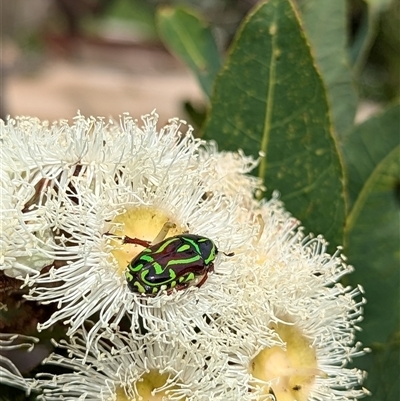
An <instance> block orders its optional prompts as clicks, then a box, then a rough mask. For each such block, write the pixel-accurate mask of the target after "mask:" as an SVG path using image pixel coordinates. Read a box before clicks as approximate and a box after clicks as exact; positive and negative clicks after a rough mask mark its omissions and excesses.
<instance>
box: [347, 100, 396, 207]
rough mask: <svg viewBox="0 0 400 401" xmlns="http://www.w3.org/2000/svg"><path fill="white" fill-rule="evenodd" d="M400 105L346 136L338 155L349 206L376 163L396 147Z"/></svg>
mask: <svg viewBox="0 0 400 401" xmlns="http://www.w3.org/2000/svg"><path fill="white" fill-rule="evenodd" d="M399 133H400V103H396V104H393V105H390V106H388V107H387V108H386V109H385V110H384V111H382V112H381V113H380V114H378V115H376V116H374V117H372V118H370V119H369V120H367V121H366V122H364V123H362V124H360V125H358V126H356V127H354V129H353V130H352V131H351V132H350V133H349V135H347V136H346V138H345V140H344V142H343V144H342V145H343V146H342V153H343V158H344V163H345V166H346V171H347V176H348V195H349V205H350V206H352V205H353V204H354V202H355V201H356V199H357V197H358V196H359V194H360V191H361V190H362V188H363V186H364V185H365V183H366V182H367V180H368V179H369V177H370V176H371V174H372V173H373V170H374V169H375V168H376V166H377V165H378V164H379V162H380V161H381V160H382V159H383V158H384V157H385V156H386V155H387V154H388V153H389V152H390V151H391V150H392V149H393V148H395V147H396V146H397V145H398V144H399Z"/></svg>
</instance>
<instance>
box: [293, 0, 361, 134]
mask: <svg viewBox="0 0 400 401" xmlns="http://www.w3.org/2000/svg"><path fill="white" fill-rule="evenodd" d="M299 8H300V11H301V16H302V21H303V24H304V29H305V32H306V34H307V36H308V38H309V40H310V44H311V50H312V52H313V53H314V55H315V61H316V63H317V67H318V68H319V69H320V71H321V73H322V75H323V77H324V80H325V85H326V89H327V96H328V100H329V103H330V107H331V113H332V122H333V125H334V128H335V132H336V134H337V135H338V136H339V138H340V137H342V136H343V135H344V134H345V133H346V132H347V131H348V130H349V129H350V128H351V127H352V125H353V121H354V116H355V113H356V108H357V101H358V99H357V93H356V90H355V85H354V83H353V77H352V72H351V70H350V62H349V60H348V58H347V55H348V52H347V34H346V26H347V12H346V11H347V10H346V0H335V1H331V0H305V1H301V2H299Z"/></svg>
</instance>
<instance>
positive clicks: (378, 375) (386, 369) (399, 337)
mask: <svg viewBox="0 0 400 401" xmlns="http://www.w3.org/2000/svg"><path fill="white" fill-rule="evenodd" d="M399 352H400V333H399V332H396V333H395V334H394V336H392V338H391V339H390V341H389V342H388V343H386V344H379V345H376V346H373V347H372V350H371V352H370V353H369V354H367V355H365V356H363V357H362V358H360V359H358V360H357V367H358V368H360V369H363V370H365V371H366V372H368V375H367V377H366V380H365V381H364V383H363V386H364V387H366V388H367V389H368V390H369V391H370V392H371V393H372V397H371V399H373V400H374V401H392V400H399V399H400V359H399Z"/></svg>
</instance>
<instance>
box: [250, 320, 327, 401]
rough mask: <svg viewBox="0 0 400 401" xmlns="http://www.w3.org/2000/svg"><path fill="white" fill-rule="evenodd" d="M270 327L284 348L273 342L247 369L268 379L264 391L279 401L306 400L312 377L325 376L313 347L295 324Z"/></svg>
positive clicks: (261, 378)
mask: <svg viewBox="0 0 400 401" xmlns="http://www.w3.org/2000/svg"><path fill="white" fill-rule="evenodd" d="M273 329H274V330H275V331H276V332H277V333H278V334H279V336H280V338H281V339H282V340H283V341H284V342H285V343H286V349H283V348H281V347H278V346H275V347H272V348H266V349H264V350H262V351H261V352H260V353H259V354H258V355H257V356H256V357H255V358H254V359H253V360H252V361H251V364H250V369H249V370H250V373H251V374H252V375H253V376H254V377H255V378H257V379H260V380H263V381H270V382H271V385H270V386H268V385H266V386H265V391H263V393H264V394H273V395H275V398H276V399H277V400H279V401H307V399H308V397H309V393H310V390H311V387H312V385H313V383H314V380H315V377H316V376H323V377H326V374H325V373H324V372H322V371H321V370H320V369H318V365H317V357H316V353H315V350H314V348H312V347H311V345H310V342H309V341H308V340H307V339H306V338H305V337H304V336H303V335H302V333H301V332H300V330H298V329H297V328H296V327H295V326H290V325H285V324H281V323H280V324H276V325H274V326H273ZM252 384H253V385H254V386H260V384H259V383H256V382H254V383H252Z"/></svg>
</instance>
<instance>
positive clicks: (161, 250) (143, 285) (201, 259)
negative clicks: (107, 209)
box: [125, 234, 218, 295]
mask: <svg viewBox="0 0 400 401" xmlns="http://www.w3.org/2000/svg"><path fill="white" fill-rule="evenodd" d="M125 242H126V243H139V242H135V238H133V239H130V238H129V239H127V240H125ZM141 242H143V241H141ZM217 253H218V250H217V247H216V246H215V244H214V242H213V241H212V240H210V239H209V238H207V237H201V236H199V235H194V234H181V235H176V236H174V237H171V238H167V239H165V240H164V241H161V242H159V243H158V244H155V245H151V246H150V245H149V246H148V248H145V249H143V251H142V252H141V253H139V255H137V256H136V257H135V258H133V259H132V260H131V262H130V263H129V265H128V267H127V271H126V273H125V276H126V279H127V282H128V287H129V289H130V290H131V291H132V292H137V293H140V294H143V295H156V294H157V293H158V292H159V291H162V290H166V291H167V292H170V291H171V290H172V289H173V288H175V289H176V290H182V289H185V288H187V287H190V286H194V285H195V286H197V287H201V286H202V285H203V284H204V282H205V281H206V280H207V276H208V274H209V273H211V272H213V271H214V260H215V257H216V255H217Z"/></svg>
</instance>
